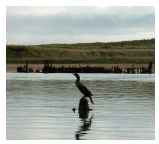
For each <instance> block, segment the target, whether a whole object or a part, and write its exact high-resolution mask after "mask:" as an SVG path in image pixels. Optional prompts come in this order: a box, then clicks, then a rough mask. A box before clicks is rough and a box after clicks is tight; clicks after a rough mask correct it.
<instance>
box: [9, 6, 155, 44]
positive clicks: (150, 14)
mask: <svg viewBox="0 0 159 144" xmlns="http://www.w3.org/2000/svg"><path fill="white" fill-rule="evenodd" d="M154 35H155V10H154V8H153V7H141V6H140V7H139V6H137V7H121V6H120V7H86V6H80V7H75V6H74V7H68V6H66V7H29V6H28V7H22V6H18V7H13V6H12V7H11V6H10V7H7V16H6V38H7V44H47V43H79V42H81V43H88V42H110V41H123V40H137V39H150V38H154Z"/></svg>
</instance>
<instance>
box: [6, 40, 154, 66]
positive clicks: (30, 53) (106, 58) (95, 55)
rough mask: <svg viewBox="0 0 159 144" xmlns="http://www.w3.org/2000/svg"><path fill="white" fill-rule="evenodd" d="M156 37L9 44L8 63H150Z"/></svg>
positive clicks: (7, 49)
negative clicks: (107, 40)
mask: <svg viewBox="0 0 159 144" xmlns="http://www.w3.org/2000/svg"><path fill="white" fill-rule="evenodd" d="M154 52H155V39H149V40H134V41H123V42H109V43H102V42H97V43H76V44H42V45H7V46H6V56H7V64H12V63H15V64H16V63H25V62H26V61H27V62H28V63H45V62H48V63H57V64H58V63H59V64H60V63H63V64H69V63H70V64H71V63H81V64H82V63H83V64H118V63H120V64H122V63H123V64H131V63H132V64H148V63H149V62H153V63H154Z"/></svg>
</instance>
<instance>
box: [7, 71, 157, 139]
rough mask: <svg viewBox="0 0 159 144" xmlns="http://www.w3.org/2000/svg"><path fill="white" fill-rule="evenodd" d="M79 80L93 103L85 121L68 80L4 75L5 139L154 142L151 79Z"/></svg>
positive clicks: (76, 93) (108, 77) (93, 77)
mask: <svg viewBox="0 0 159 144" xmlns="http://www.w3.org/2000/svg"><path fill="white" fill-rule="evenodd" d="M80 76H81V80H82V82H83V83H84V84H85V85H87V86H88V87H89V89H90V90H91V91H92V93H93V94H94V96H93V99H94V101H95V105H94V106H92V108H93V111H91V112H90V113H89V116H88V118H87V119H85V120H84V119H80V118H79V116H78V112H77V111H76V112H75V113H73V111H72V108H73V107H76V108H78V102H79V99H80V98H81V96H82V95H81V93H80V92H79V91H78V89H77V88H76V87H75V85H74V81H75V78H74V76H73V75H71V74H22V73H21V74H17V73H7V139H90V140H91V139H96V140H99V139H154V135H155V131H154V130H155V129H154V127H155V119H154V115H155V114H154V113H155V96H154V79H155V78H154V75H136V74H133V75H131V74H121V75H120V74H80Z"/></svg>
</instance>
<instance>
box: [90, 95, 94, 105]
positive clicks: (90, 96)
mask: <svg viewBox="0 0 159 144" xmlns="http://www.w3.org/2000/svg"><path fill="white" fill-rule="evenodd" d="M89 99H90V101H91V103H92V104H94V101H93V99H92V97H91V96H89Z"/></svg>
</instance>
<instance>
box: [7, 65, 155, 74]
mask: <svg viewBox="0 0 159 144" xmlns="http://www.w3.org/2000/svg"><path fill="white" fill-rule="evenodd" d="M24 66H25V64H6V72H13V73H16V72H17V67H24ZM52 66H53V67H54V68H56V69H61V68H64V69H68V70H69V69H84V68H85V67H89V68H97V69H102V68H103V69H112V68H113V67H119V68H121V69H122V70H125V69H127V68H130V69H131V68H135V69H136V68H137V69H140V68H147V67H148V64H52V65H51V67H52ZM28 67H29V68H31V69H32V70H33V72H34V73H36V70H38V71H39V72H42V69H43V68H44V64H28ZM154 67H155V64H153V65H152V73H154V72H155V68H154ZM83 72H84V71H83ZM99 72H100V71H99ZM62 73H64V72H62ZM90 73H98V72H90ZM114 73H115V72H114Z"/></svg>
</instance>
